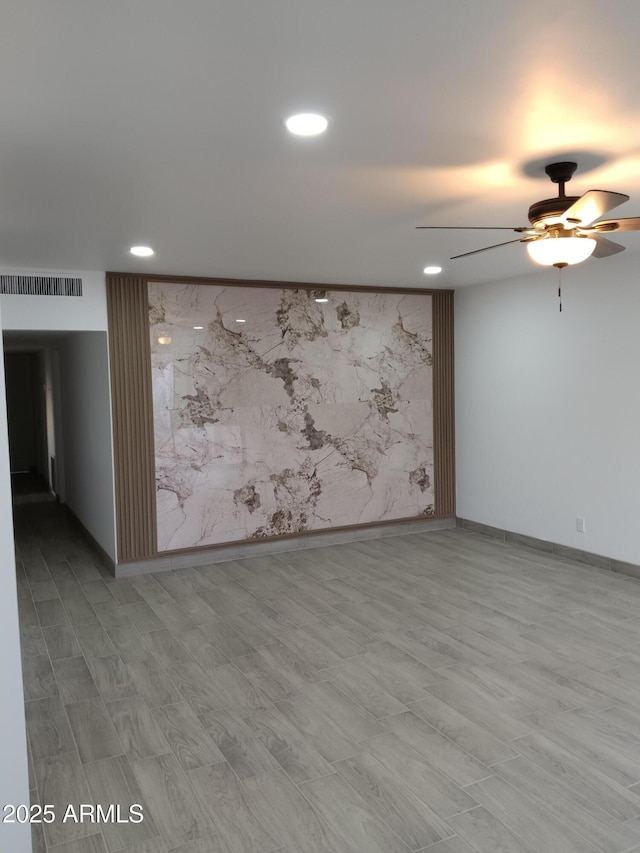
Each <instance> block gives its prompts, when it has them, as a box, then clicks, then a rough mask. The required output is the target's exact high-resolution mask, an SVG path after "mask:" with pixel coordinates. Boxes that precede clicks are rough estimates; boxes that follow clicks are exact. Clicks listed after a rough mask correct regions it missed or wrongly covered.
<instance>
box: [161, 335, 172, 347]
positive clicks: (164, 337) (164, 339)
mask: <svg viewBox="0 0 640 853" xmlns="http://www.w3.org/2000/svg"><path fill="white" fill-rule="evenodd" d="M158 343H159V344H163V345H165V344H170V343H171V336H170V335H160V337H159V338H158Z"/></svg>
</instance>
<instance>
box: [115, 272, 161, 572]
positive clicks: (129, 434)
mask: <svg viewBox="0 0 640 853" xmlns="http://www.w3.org/2000/svg"><path fill="white" fill-rule="evenodd" d="M107 314H108V320H109V357H110V362H111V396H112V405H113V441H114V464H115V485H116V520H117V536H118V562H121V563H126V562H131V561H133V560H143V559H148V558H150V557H155V556H157V553H158V550H157V541H158V538H157V523H156V491H155V456H154V440H153V400H152V394H151V354H150V342H149V320H148V315H149V308H148V296H147V281H146V278H144V277H142V276H136V275H126V274H122V275H119V274H113V273H108V274H107Z"/></svg>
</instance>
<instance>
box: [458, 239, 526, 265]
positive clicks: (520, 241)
mask: <svg viewBox="0 0 640 853" xmlns="http://www.w3.org/2000/svg"><path fill="white" fill-rule="evenodd" d="M522 242H524V241H523V240H519V239H518V240H507V241H506V242H505V243H495V245H493V246H485V247H484V249H474V250H473V252H463V253H462V254H461V255H453V257H451V258H449V260H450V261H455V260H456V258H467V257H468V256H469V255H477V254H478V253H479V252H488V251H489V249H497V248H498V247H499V246H508V245H509V243H522Z"/></svg>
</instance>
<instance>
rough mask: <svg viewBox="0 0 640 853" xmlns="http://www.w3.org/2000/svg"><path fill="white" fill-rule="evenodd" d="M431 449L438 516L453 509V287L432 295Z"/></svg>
mask: <svg viewBox="0 0 640 853" xmlns="http://www.w3.org/2000/svg"><path fill="white" fill-rule="evenodd" d="M432 299H433V312H432V313H433V452H434V474H433V477H434V490H435V510H436V517H437V518H444V517H446V516H450V515H455V513H456V459H455V405H454V375H453V371H454V362H453V291H450V290H439V291H436V292H434V294H433V296H432Z"/></svg>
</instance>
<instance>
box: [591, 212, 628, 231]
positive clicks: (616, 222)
mask: <svg viewBox="0 0 640 853" xmlns="http://www.w3.org/2000/svg"><path fill="white" fill-rule="evenodd" d="M591 227H592V228H594V229H595V230H596V231H597V232H598V233H601V232H607V231H640V216H631V217H629V218H628V219H601V220H600V222H594V223H593V225H592V226H591Z"/></svg>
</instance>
